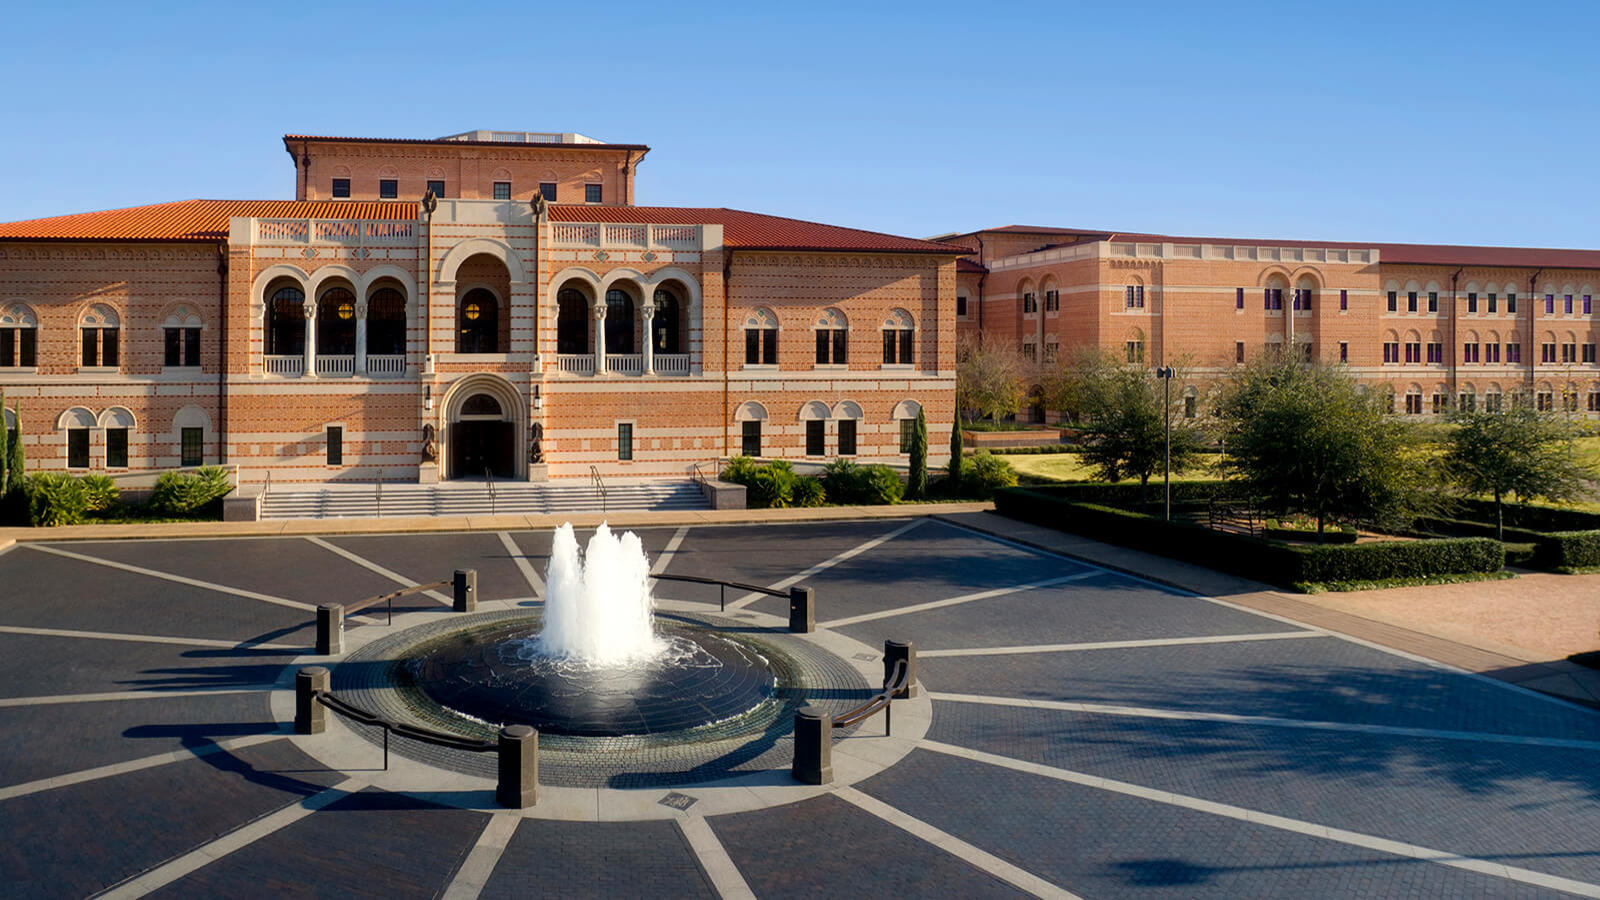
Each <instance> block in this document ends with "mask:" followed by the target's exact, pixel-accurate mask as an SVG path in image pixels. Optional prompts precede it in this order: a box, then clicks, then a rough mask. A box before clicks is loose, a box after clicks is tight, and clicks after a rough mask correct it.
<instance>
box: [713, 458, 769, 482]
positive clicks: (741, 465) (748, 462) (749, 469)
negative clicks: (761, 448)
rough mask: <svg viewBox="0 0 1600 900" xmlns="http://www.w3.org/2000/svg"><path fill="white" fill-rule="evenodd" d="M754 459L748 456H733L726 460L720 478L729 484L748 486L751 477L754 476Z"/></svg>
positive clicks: (755, 466)
mask: <svg viewBox="0 0 1600 900" xmlns="http://www.w3.org/2000/svg"><path fill="white" fill-rule="evenodd" d="M758 468H760V467H759V466H757V465H756V461H755V460H753V459H751V458H750V457H748V456H735V457H733V458H732V459H730V460H728V466H727V468H725V469H723V470H722V480H723V481H726V482H729V483H731V484H742V485H744V486H745V487H749V486H750V481H751V479H753V478H755V474H756V469H758Z"/></svg>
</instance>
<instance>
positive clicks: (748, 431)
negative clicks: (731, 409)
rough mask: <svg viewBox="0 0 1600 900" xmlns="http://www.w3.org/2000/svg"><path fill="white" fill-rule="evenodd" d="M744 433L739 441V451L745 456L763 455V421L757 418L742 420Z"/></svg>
mask: <svg viewBox="0 0 1600 900" xmlns="http://www.w3.org/2000/svg"><path fill="white" fill-rule="evenodd" d="M740 425H742V426H743V429H742V431H743V433H742V435H741V439H740V441H739V452H740V453H741V454H743V455H745V456H760V455H761V422H760V420H757V419H747V420H745V421H744V422H741V423H740Z"/></svg>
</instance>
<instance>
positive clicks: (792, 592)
mask: <svg viewBox="0 0 1600 900" xmlns="http://www.w3.org/2000/svg"><path fill="white" fill-rule="evenodd" d="M789 630H790V631H792V632H794V633H795V634H810V633H811V632H813V631H816V630H817V595H816V592H814V591H812V590H811V588H808V587H792V588H789Z"/></svg>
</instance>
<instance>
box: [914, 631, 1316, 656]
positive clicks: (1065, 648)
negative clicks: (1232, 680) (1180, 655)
mask: <svg viewBox="0 0 1600 900" xmlns="http://www.w3.org/2000/svg"><path fill="white" fill-rule="evenodd" d="M1326 637H1328V635H1326V634H1323V633H1321V632H1318V631H1269V632H1266V633H1264V634H1217V635H1211V636H1209V637H1187V638H1150V639H1148V640H1142V641H1094V642H1091V643H1087V644H1023V645H1020V646H1016V647H958V648H955V649H951V650H923V649H922V648H920V647H919V648H917V656H918V657H921V658H923V659H926V658H927V657H930V656H1007V655H1010V654H1013V653H1070V652H1073V651H1077V650H1124V649H1130V648H1139V647H1178V646H1183V645H1185V644H1233V643H1237V642H1240V641H1281V640H1290V639H1294V638H1326Z"/></svg>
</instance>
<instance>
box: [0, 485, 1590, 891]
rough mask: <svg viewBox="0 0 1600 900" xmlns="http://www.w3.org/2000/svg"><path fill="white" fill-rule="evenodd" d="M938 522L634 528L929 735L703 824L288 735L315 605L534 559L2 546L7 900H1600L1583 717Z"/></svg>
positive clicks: (647, 792) (1156, 569)
mask: <svg viewBox="0 0 1600 900" xmlns="http://www.w3.org/2000/svg"><path fill="white" fill-rule="evenodd" d="M939 512H940V513H941V515H940V517H939V518H911V519H906V518H881V519H857V520H843V519H841V520H832V521H806V522H801V521H795V522H776V523H770V524H756V523H748V524H716V523H711V522H702V523H698V524H682V523H680V524H673V525H668V526H664V527H643V526H642V525H641V527H639V528H638V530H639V533H640V535H641V537H642V538H643V539H644V544H645V547H646V549H647V551H648V552H649V553H650V555H651V557H652V559H653V560H655V561H656V562H657V564H658V569H657V571H658V572H665V573H669V574H684V575H714V576H718V577H722V578H728V579H731V580H735V581H742V582H750V583H758V584H769V585H778V584H786V583H800V584H805V585H809V586H811V587H813V588H814V589H815V590H816V596H817V605H818V612H817V622H818V626H819V638H818V639H819V641H820V640H832V641H835V642H847V641H854V642H857V643H859V644H861V645H865V646H867V647H881V646H882V643H883V641H884V640H885V639H896V640H911V641H915V642H916V643H917V646H918V648H919V651H920V658H919V676H920V680H921V686H922V688H923V690H924V692H925V693H924V697H925V698H926V699H925V700H924V701H921V702H925V703H927V704H928V707H929V708H930V710H931V712H929V714H928V716H927V718H926V719H925V720H924V721H923V722H922V726H919V727H925V731H920V732H919V733H917V734H916V735H915V737H914V738H907V737H900V736H899V735H900V733H901V728H900V720H899V719H898V718H897V719H896V735H897V737H896V738H888V737H885V736H884V735H883V734H882V732H881V730H875V729H874V728H864V729H863V730H862V731H861V732H859V733H857V734H854V735H851V736H848V737H845V738H843V739H842V740H841V742H840V744H839V745H838V747H837V748H836V751H835V752H836V760H839V759H841V757H840V756H838V754H839V753H841V752H844V751H846V750H847V748H848V754H847V755H850V754H853V755H855V756H857V757H860V758H868V757H877V758H878V759H879V760H880V764H879V765H878V766H877V767H876V768H875V769H874V770H873V774H870V775H869V776H867V777H863V778H860V779H859V780H855V781H854V782H853V783H849V784H844V783H839V784H836V785H834V786H833V787H832V788H830V789H827V790H820V791H814V792H810V793H808V794H806V795H805V796H804V797H803V798H801V799H791V795H790V794H784V793H782V791H780V790H778V786H779V783H780V782H781V781H782V776H785V775H786V774H787V773H786V771H784V772H778V773H774V775H775V777H774V779H773V781H772V784H773V785H774V787H772V788H771V789H769V790H766V791H764V792H763V791H755V792H752V793H751V796H752V797H765V798H768V800H766V801H762V802H749V803H746V804H745V805H744V806H743V807H741V808H739V809H737V810H732V811H730V809H729V808H728V807H726V806H725V805H719V801H718V800H717V799H716V797H717V794H716V792H717V790H719V789H718V788H714V787H712V786H697V785H693V784H691V785H677V786H674V787H671V788H659V789H655V788H651V789H638V790H636V791H633V792H630V794H629V796H628V799H630V800H631V801H632V802H633V805H631V806H628V805H618V806H616V807H610V809H612V810H613V812H610V813H608V812H606V810H607V809H608V807H606V806H604V805H603V804H602V805H601V806H599V807H590V808H588V809H585V808H583V807H581V806H578V805H573V806H570V807H562V808H559V809H558V808H556V807H555V806H552V805H544V808H543V809H540V808H534V809H531V810H527V811H520V812H517V811H507V810H497V809H495V808H494V806H493V804H492V802H490V801H489V800H488V799H487V797H486V796H484V795H483V792H474V791H452V790H447V789H446V788H447V787H448V786H449V785H452V784H455V783H456V782H455V781H452V778H453V777H457V776H453V775H452V773H448V772H444V771H443V770H437V778H438V788H437V789H428V788H427V785H429V784H430V782H429V779H430V778H432V777H434V772H435V770H430V769H428V768H427V767H426V766H423V765H421V764H418V763H410V764H408V765H410V769H409V770H408V771H409V772H410V774H409V776H408V777H410V778H412V779H413V781H415V783H416V784H418V785H422V787H417V788H411V787H397V784H398V782H396V781H394V780H393V779H387V780H386V775H385V773H383V772H380V771H378V770H377V767H376V758H375V755H374V754H370V753H369V754H367V755H366V756H365V757H363V758H362V759H361V760H360V761H359V762H358V763H354V764H347V765H346V764H341V765H340V766H331V765H330V764H329V760H330V759H334V758H335V757H336V756H337V754H334V753H324V752H323V748H322V746H321V744H319V742H318V741H317V740H316V739H315V738H316V737H320V736H313V738H312V739H304V738H295V737H291V736H290V735H289V733H288V732H289V728H288V727H287V720H286V719H285V718H284V717H283V716H281V715H280V714H279V712H278V711H279V710H281V709H282V708H283V698H284V697H285V695H286V689H287V688H288V686H289V684H290V683H291V681H292V675H293V668H294V667H293V665H291V663H294V664H298V663H300V662H304V661H306V660H307V659H308V657H309V655H310V654H311V652H312V651H311V649H310V645H311V643H312V640H313V636H314V634H313V632H314V627H313V614H312V609H313V608H314V606H315V605H316V604H318V603H326V602H354V601H356V600H359V599H361V598H364V597H367V596H372V595H376V594H379V593H383V592H385V591H389V590H393V589H395V588H396V587H398V586H401V585H405V584H408V583H418V582H431V581H436V580H439V579H440V578H442V577H444V576H445V575H447V574H448V572H449V571H450V570H452V569H454V568H462V567H471V568H476V569H477V570H478V572H479V589H480V594H481V599H482V600H483V601H484V602H486V603H499V604H502V605H505V606H508V607H515V606H529V607H535V606H537V605H538V604H539V602H540V601H541V599H542V595H543V588H544V585H543V581H542V579H541V577H540V576H541V575H542V574H543V572H544V568H545V565H546V559H547V556H548V553H549V547H550V532H549V531H547V530H529V529H528V526H527V524H523V525H522V526H521V527H518V526H515V525H512V524H509V523H508V524H506V525H504V526H503V527H502V528H501V529H493V528H491V529H490V530H480V531H470V532H459V533H450V532H445V533H418V534H407V533H401V534H381V533H380V534H343V535H340V534H325V535H284V534H281V533H280V534H279V535H278V536H259V537H236V538H222V537H202V536H191V537H186V538H170V539H151V538H146V539H127V540H88V541H68V540H61V539H59V538H58V539H56V540H49V541H44V542H27V543H19V544H16V545H14V546H12V547H11V548H10V549H8V550H5V551H4V552H3V553H0V584H3V585H6V589H5V590H4V591H3V592H0V651H3V652H0V723H3V725H0V727H3V729H4V734H5V736H6V738H7V745H8V752H7V753H6V754H5V755H4V756H3V757H0V836H3V837H4V841H3V843H0V894H5V895H7V896H25V897H27V896H40V897H46V896H50V897H54V896H85V895H89V894H93V893H96V892H100V891H109V892H110V893H111V894H112V895H114V896H142V895H144V894H150V893H155V894H165V895H170V896H195V895H215V896H261V895H265V894H272V895H288V896H310V895H333V894H350V895H356V896H380V895H381V896H385V897H409V896H439V895H443V896H447V897H472V896H485V897H493V896H527V895H533V894H559V895H578V896H586V895H588V896H602V895H604V896H609V897H619V896H651V897H658V896H694V895H701V896H711V895H721V896H751V895H754V896H760V897H768V896H773V897H782V896H816V895H819V894H835V893H844V892H852V893H857V892H868V893H882V892H896V893H904V894H910V895H916V896H923V895H939V896H991V895H995V896H998V895H1017V894H1033V895H1036V896H1073V895H1076V896H1083V897H1124V896H1126V897H1143V896H1150V897H1244V896H1249V897H1265V896H1295V897H1322V896H1327V897H1345V896H1352V895H1358V896H1361V895H1364V896H1397V895H1405V896H1413V895H1415V896H1440V897H1445V896H1449V897H1457V896H1519V897H1520V896H1530V897H1532V896H1563V895H1579V896H1600V769H1597V767H1596V766H1595V765H1594V764H1593V763H1594V760H1595V759H1596V758H1597V755H1596V754H1597V751H1600V712H1596V711H1595V710H1593V709H1589V708H1585V707H1583V706H1579V705H1576V704H1572V703H1568V702H1566V701H1563V700H1559V699H1555V698H1552V697H1549V696H1545V695H1542V694H1538V693H1535V692H1532V691H1529V690H1525V689H1523V688H1520V687H1518V686H1516V685H1513V684H1508V683H1506V682H1505V681H1503V680H1496V679H1491V678H1485V677H1482V675H1480V674H1477V673H1476V672H1469V671H1463V668H1468V669H1476V670H1482V671H1486V670H1491V669H1493V668H1494V666H1495V664H1496V663H1495V660H1496V659H1498V657H1497V656H1496V655H1495V653H1494V652H1493V651H1491V650H1485V649H1483V648H1478V647H1473V646H1469V645H1467V644H1463V643H1458V642H1454V641H1451V640H1449V639H1447V638H1446V637H1444V636H1440V635H1434V634H1428V633H1425V632H1421V631H1411V630H1409V629H1403V628H1399V627H1397V626H1395V625H1393V624H1392V623H1385V622H1382V621H1380V620H1379V619H1378V618H1376V617H1366V616H1363V615H1359V614H1357V612H1359V611H1358V610H1355V608H1354V607H1353V606H1352V608H1351V609H1338V608H1334V607H1333V606H1323V605H1318V602H1316V601H1320V599H1321V598H1297V597H1292V596H1287V595H1281V594H1277V593H1275V592H1271V591H1266V590H1265V589H1262V588H1261V587H1260V586H1259V585H1252V584H1250V583H1248V582H1241V581H1239V580H1237V579H1232V580H1229V579H1227V578H1225V577H1224V576H1217V575H1215V573H1210V574H1207V573H1206V571H1205V570H1199V569H1194V567H1181V568H1178V567H1175V566H1176V564H1174V566H1163V565H1160V564H1158V563H1155V562H1152V561H1151V560H1150V558H1148V557H1143V555H1142V554H1140V555H1137V556H1130V555H1127V552H1124V551H1120V550H1118V548H1107V547H1106V546H1105V545H1098V544H1094V542H1090V541H1084V540H1083V539H1081V538H1072V537H1071V536H1064V535H1060V534H1059V533H1058V532H1050V531H1048V530H1045V529H1037V530H1035V529H1032V528H1031V527H1028V526H1021V525H1020V524H1018V523H1009V522H1007V520H1003V519H1000V518H999V517H996V516H993V515H992V514H991V513H986V512H982V511H981V510H979V509H967V508H952V509H945V510H940V511H939ZM489 524H491V525H493V524H498V523H489ZM51 536H52V537H57V536H56V535H54V534H52V535H51ZM1052 551H1060V552H1052ZM1063 553H1071V554H1074V556H1072V557H1069V556H1066V555H1062V554H1063ZM1074 557H1076V558H1074ZM1090 560H1092V561H1090ZM1119 569H1121V570H1131V571H1133V572H1143V573H1145V574H1148V575H1151V576H1153V578H1155V579H1157V580H1147V579H1146V578H1143V577H1139V576H1137V575H1133V574H1128V572H1125V571H1118V570H1119ZM1516 583H1517V582H1506V583H1505V584H1516ZM1180 584H1181V585H1184V586H1186V587H1188V588H1192V589H1194V590H1193V591H1191V590H1184V589H1180V588H1179V587H1177V586H1175V585H1180ZM1496 586H1498V585H1496ZM1195 591H1198V592H1200V593H1196V592H1195ZM656 592H657V595H658V596H660V597H662V598H664V601H670V602H673V603H676V604H677V605H678V606H679V608H683V609H691V608H694V607H696V606H697V605H699V606H705V608H707V609H714V595H711V596H708V595H707V594H706V593H705V591H704V589H703V588H699V587H696V586H692V585H680V584H673V583H670V582H658V583H657V587H656ZM1202 594H1203V595H1202ZM733 599H734V598H732V597H731V596H730V600H733ZM708 600H709V601H712V602H713V605H711V606H706V602H707V601H708ZM735 604H736V607H737V609H738V611H740V612H742V613H745V614H747V615H749V616H752V617H757V618H753V619H752V621H753V622H758V623H759V621H762V620H763V618H762V617H766V616H776V615H781V614H782V613H783V612H784V609H783V608H782V606H783V603H782V601H780V600H777V599H756V598H753V597H751V598H738V599H737V600H735ZM399 612H400V613H401V614H402V615H405V616H410V617H422V618H427V617H443V616H448V615H450V613H449V612H448V611H447V607H445V606H444V605H443V604H441V603H439V602H438V600H437V599H433V598H429V597H427V596H426V595H419V596H415V597H411V598H408V599H407V601H406V603H405V604H404V609H403V610H399ZM382 622H383V619H382V618H381V617H378V618H376V619H375V620H374V619H373V618H372V617H366V618H364V619H354V620H352V623H351V628H352V633H356V632H361V631H368V630H374V631H376V630H380V629H383V628H384V627H385V626H383V624H382ZM396 627H400V625H399V616H397V626H396ZM1407 642H1410V643H1409V644H1408V643H1407ZM1384 644H1388V645H1390V646H1383V645H1384ZM1395 645H1405V646H1404V647H1403V648H1402V649H1405V648H1406V647H1408V648H1409V651H1410V652H1397V651H1396V650H1394V649H1391V648H1392V647H1393V646H1395ZM1423 655H1427V656H1432V657H1434V659H1444V660H1445V661H1447V662H1450V663H1453V664H1454V665H1455V666H1461V667H1462V668H1456V667H1452V666H1445V665H1441V664H1439V663H1437V662H1434V661H1432V660H1429V659H1424V658H1422V656H1423ZM1528 655H1529V656H1530V658H1531V657H1537V655H1538V651H1536V650H1530V651H1529V653H1528ZM1517 661H1518V660H1514V659H1513V660H1512V662H1517ZM1523 661H1526V660H1523ZM332 664H334V665H337V664H338V662H337V660H334V661H332ZM1513 680H1514V679H1513ZM897 715H898V714H897ZM897 741H898V742H900V743H898V744H895V746H896V748H897V749H895V750H894V751H893V752H890V751H889V750H888V749H887V748H888V747H889V745H891V744H894V743H895V742H897ZM852 745H853V746H852ZM875 745H876V747H875ZM841 765H842V763H841ZM397 768H399V766H398V765H397ZM841 781H842V779H841ZM554 793H555V792H552V795H554ZM669 795H676V796H669ZM662 801H666V802H665V803H663V802H662ZM542 804H543V801H542ZM615 810H621V812H617V811H615ZM629 810H632V811H631V812H630V811H629ZM643 810H649V812H648V813H646V812H642V811H643Z"/></svg>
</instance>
